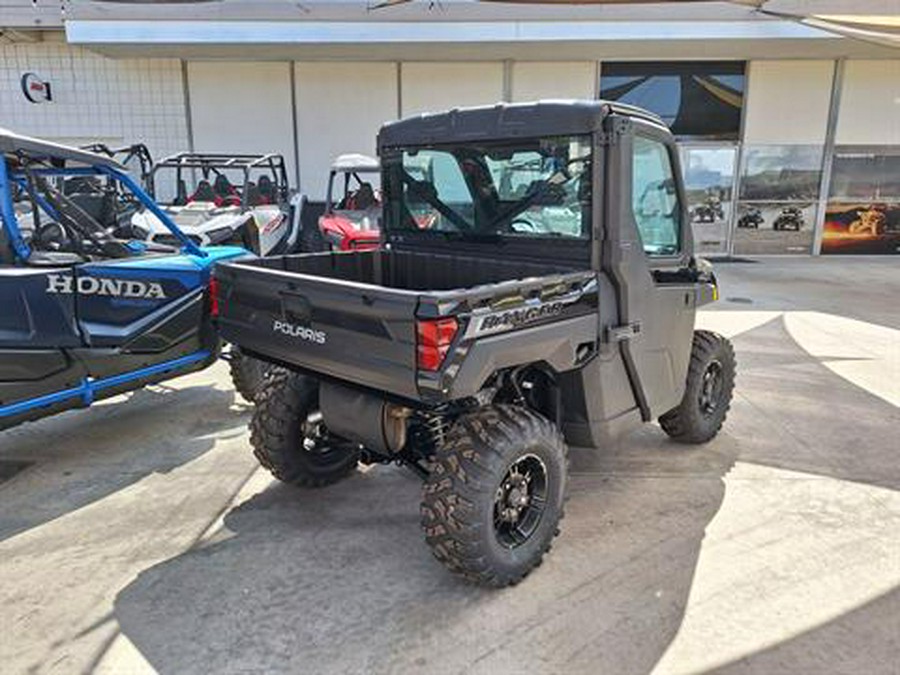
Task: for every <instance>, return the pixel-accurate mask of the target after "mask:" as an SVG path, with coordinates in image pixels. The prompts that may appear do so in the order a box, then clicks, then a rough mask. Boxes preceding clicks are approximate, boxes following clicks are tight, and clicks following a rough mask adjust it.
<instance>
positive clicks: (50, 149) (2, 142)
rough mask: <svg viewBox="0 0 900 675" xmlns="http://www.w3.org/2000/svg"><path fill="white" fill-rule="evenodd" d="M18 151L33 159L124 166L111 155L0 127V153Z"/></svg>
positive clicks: (114, 166)
mask: <svg viewBox="0 0 900 675" xmlns="http://www.w3.org/2000/svg"><path fill="white" fill-rule="evenodd" d="M20 152H21V153H23V154H25V155H28V156H29V157H31V158H34V159H55V160H66V161H70V162H75V163H77V164H85V165H89V166H96V165H102V166H109V167H112V168H114V169H119V170H120V171H124V170H125V167H123V166H122V165H121V164H119V163H118V162H117V161H116V160H114V159H112V158H111V157H104V156H103V155H97V154H95V153H93V152H88V151H87V150H80V149H79V148H73V147H70V146H68V145H60V144H59V143H52V142H50V141H44V140H41V139H40V138H32V137H31V136H23V135H21V134H16V133H13V132H12V131H10V130H9V129H4V128H3V127H0V153H3V154H4V155H5V154H17V153H20Z"/></svg>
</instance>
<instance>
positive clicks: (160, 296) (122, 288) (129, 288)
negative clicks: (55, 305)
mask: <svg viewBox="0 0 900 675" xmlns="http://www.w3.org/2000/svg"><path fill="white" fill-rule="evenodd" d="M47 292H48V293H76V292H77V293H78V294H79V295H107V296H110V297H114V298H139V299H142V300H165V299H166V293H165V291H163V287H162V284H158V283H154V282H144V281H135V280H133V279H104V278H102V277H78V278H75V277H73V276H68V275H64V274H48V275H47Z"/></svg>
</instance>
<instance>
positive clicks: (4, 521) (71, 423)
mask: <svg viewBox="0 0 900 675" xmlns="http://www.w3.org/2000/svg"><path fill="white" fill-rule="evenodd" d="M248 411H249V406H244V405H242V404H236V403H235V395H234V392H232V391H220V390H217V389H214V388H213V387H209V386H193V387H186V388H180V389H177V390H175V389H170V388H168V387H166V386H165V385H156V386H153V387H151V388H147V389H143V390H140V391H137V392H134V393H133V394H131V395H130V396H129V398H128V400H126V401H111V402H109V403H105V404H100V405H98V406H96V407H94V408H90V409H87V410H77V411H72V412H68V413H64V414H62V415H58V416H55V417H52V418H48V419H46V420H41V421H39V422H35V423H31V424H26V425H23V426H21V427H17V428H14V429H11V430H8V431H5V432H2V433H0V448H2V455H0V457H2V458H3V459H4V460H7V459H12V460H14V461H21V462H28V463H30V466H29V468H27V469H26V470H24V471H23V472H21V473H19V474H18V475H17V476H16V477H15V478H13V479H12V480H10V481H8V482H7V483H3V484H0V541H3V540H5V539H7V538H9V537H12V536H14V535H16V534H19V533H21V532H24V531H26V530H28V529H31V528H33V527H37V526H38V525H41V524H43V523H46V522H48V521H50V520H53V519H54V518H58V517H60V516H62V515H65V514H66V513H70V512H72V511H75V510H77V509H80V508H82V507H83V506H86V505H88V504H90V503H92V502H95V501H98V500H100V499H103V498H104V497H107V496H109V495H111V494H113V493H115V492H117V491H119V490H121V489H123V488H125V487H127V486H129V485H131V484H133V483H136V482H138V481H139V480H141V479H142V478H144V477H145V476H147V475H150V474H152V473H167V472H169V471H171V470H173V469H175V468H177V467H179V466H181V465H182V464H185V463H187V462H190V461H191V460H193V459H196V458H197V457H200V456H201V455H202V454H204V453H205V452H207V451H208V450H210V449H212V447H213V445H214V443H215V440H216V437H217V436H216V435H217V434H218V435H219V436H220V435H221V432H223V431H225V430H227V429H229V428H231V427H234V428H235V433H243V431H244V426H245V424H246V419H247V413H248ZM138 450H140V452H138Z"/></svg>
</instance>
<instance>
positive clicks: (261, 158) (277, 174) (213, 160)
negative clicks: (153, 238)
mask: <svg viewBox="0 0 900 675" xmlns="http://www.w3.org/2000/svg"><path fill="white" fill-rule="evenodd" d="M160 169H175V172H176V174H175V180H176V185H177V186H178V190H179V193H180V192H181V186H182V185H183V178H182V172H183V171H184V170H185V169H190V170H199V171H200V173H201V175H202V176H203V178H204V179H208V178H209V176H210V174H214V175H216V176H220V175H224V174H223V173H222V171H223V170H237V171H243V173H244V184H243V188H242V190H241V210H246V209H247V207H248V206H249V204H248V190H247V185H248V183H250V173H251V171H253V170H257V169H262V170H266V169H268V170H269V171H270V172H271V175H272V178H273V182H274V183H275V188H276V190H277V191H278V197H279V199H280V200H281V201H282V202H286V201H288V198H289V196H290V195H289V194H288V193H289V189H288V178H287V169H286V168H285V164H284V156H283V155H278V154H273V153H268V154H262V155H258V154H232V153H208V152H206V153H205V152H180V153H178V154H176V155H170V156H169V157H166V158H164V159H162V160H160V161H159V162H157V163H156V164H155V165H154V166H153V168H152V169H151V170H150V172H149V174H148V175H147V188H148V191H149V192H150V194H151V195H153V197H154V198H155V197H156V182H155V178H156V173H157V172H158V171H159V170H160Z"/></svg>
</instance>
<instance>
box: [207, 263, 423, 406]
mask: <svg viewBox="0 0 900 675" xmlns="http://www.w3.org/2000/svg"><path fill="white" fill-rule="evenodd" d="M215 276H216V279H217V281H218V298H219V327H220V331H221V334H222V337H223V338H224V339H225V340H227V341H228V342H231V343H233V344H237V345H239V346H240V347H241V348H243V349H245V350H247V351H250V352H256V353H257V354H260V355H261V356H263V357H267V358H269V359H272V360H276V361H283V362H285V363H288V364H291V365H294V366H298V367H300V368H306V369H309V370H311V371H315V372H317V373H322V374H325V375H330V376H332V377H336V378H340V379H343V380H347V381H350V382H355V383H358V384H363V385H365V386H368V387H372V388H376V389H381V390H384V391H388V392H392V393H394V394H398V395H401V396H406V397H410V398H416V397H417V390H416V363H415V358H416V333H415V330H416V328H415V312H416V305H417V297H418V296H417V294H416V293H414V292H411V291H405V290H398V289H392V288H385V287H381V286H373V285H369V284H360V283H355V282H350V281H344V280H340V279H333V278H328V277H320V276H312V275H304V274H297V273H293V272H285V271H281V270H275V269H271V268H265V267H254V266H252V265H246V264H241V263H237V264H231V263H228V264H221V265H219V266H217V268H216V273H215Z"/></svg>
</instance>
